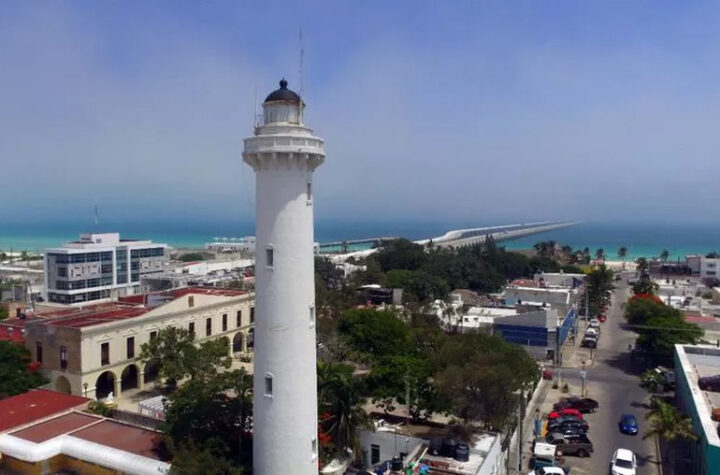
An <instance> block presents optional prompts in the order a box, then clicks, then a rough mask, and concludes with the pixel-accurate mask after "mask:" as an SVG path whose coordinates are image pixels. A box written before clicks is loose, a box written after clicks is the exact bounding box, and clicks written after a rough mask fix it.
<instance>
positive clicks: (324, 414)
mask: <svg viewBox="0 0 720 475" xmlns="http://www.w3.org/2000/svg"><path fill="white" fill-rule="evenodd" d="M352 372H353V368H352V367H351V366H347V365H340V364H332V363H330V364H328V363H324V362H322V361H318V373H317V382H318V413H319V414H320V421H319V429H320V434H319V437H320V439H321V448H322V449H323V452H324V453H323V457H322V458H323V459H324V460H325V461H327V460H328V459H329V458H330V457H332V456H336V455H344V454H346V453H347V452H346V450H347V449H352V450H353V451H354V452H355V453H356V454H357V453H359V452H360V450H359V449H360V439H359V437H358V431H359V430H360V429H363V428H368V427H370V419H369V417H368V416H367V414H366V413H365V411H364V410H363V408H362V404H363V402H364V398H363V397H362V394H361V390H360V387H359V383H358V381H357V380H356V379H355V378H353V375H352ZM324 439H326V440H327V442H326V443H325V444H323V440H324ZM330 442H331V443H330Z"/></svg>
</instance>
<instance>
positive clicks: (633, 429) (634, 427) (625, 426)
mask: <svg viewBox="0 0 720 475" xmlns="http://www.w3.org/2000/svg"><path fill="white" fill-rule="evenodd" d="M619 425H620V432H622V433H623V434H629V435H636V434H637V433H638V422H637V418H636V417H635V416H634V415H632V414H623V415H622V417H621V418H620V424H619Z"/></svg>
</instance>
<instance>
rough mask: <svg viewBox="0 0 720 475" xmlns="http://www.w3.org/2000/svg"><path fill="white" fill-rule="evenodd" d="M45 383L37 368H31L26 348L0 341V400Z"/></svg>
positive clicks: (46, 381) (45, 380)
mask: <svg viewBox="0 0 720 475" xmlns="http://www.w3.org/2000/svg"><path fill="white" fill-rule="evenodd" d="M47 383H48V380H47V379H46V378H45V377H44V376H43V375H42V374H41V373H40V372H39V368H34V367H33V364H32V360H31V357H30V352H29V351H28V350H27V348H25V347H24V346H22V345H20V344H18V343H13V342H9V341H0V399H4V398H6V397H10V396H15V395H17V394H22V393H24V392H27V391H29V390H31V389H33V388H37V387H38V386H42V385H43V384H47Z"/></svg>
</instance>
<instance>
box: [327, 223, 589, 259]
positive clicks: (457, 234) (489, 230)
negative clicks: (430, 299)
mask: <svg viewBox="0 0 720 475" xmlns="http://www.w3.org/2000/svg"><path fill="white" fill-rule="evenodd" d="M575 224H577V222H575V221H543V222H538V223H522V224H508V225H503V226H485V227H480V228H470V229H456V230H453V231H448V232H447V233H445V234H443V235H442V236H438V237H435V238H431V239H421V240H419V241H415V243H416V244H421V245H424V246H430V245H432V246H437V247H446V248H453V249H458V248H462V247H467V246H474V245H476V244H481V243H484V242H485V240H486V239H487V238H488V237H492V239H493V240H495V241H496V242H502V241H509V240H511V239H517V238H521V237H524V236H530V235H533V234H539V233H544V232H547V231H552V230H555V229H561V228H566V227H569V226H573V225H575ZM391 239H395V238H370V239H359V240H356V241H343V242H340V243H331V244H334V245H335V246H342V245H343V244H345V247H343V249H344V250H347V247H346V246H347V245H348V244H350V243H353V242H355V243H357V244H360V243H370V242H373V243H374V242H380V244H382V241H387V240H391ZM321 247H330V244H325V245H321ZM376 250H377V249H365V250H362V251H355V252H349V253H348V252H344V253H341V254H335V255H333V256H332V260H333V261H334V262H344V261H345V260H347V259H348V258H350V257H355V258H362V257H366V256H369V255H370V254H372V253H373V252H375V251H376Z"/></svg>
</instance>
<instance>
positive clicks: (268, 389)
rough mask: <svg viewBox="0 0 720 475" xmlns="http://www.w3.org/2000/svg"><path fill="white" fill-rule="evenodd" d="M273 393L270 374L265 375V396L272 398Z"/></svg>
mask: <svg viewBox="0 0 720 475" xmlns="http://www.w3.org/2000/svg"><path fill="white" fill-rule="evenodd" d="M272 392H273V377H272V374H266V375H265V395H266V396H270V397H272Z"/></svg>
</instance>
